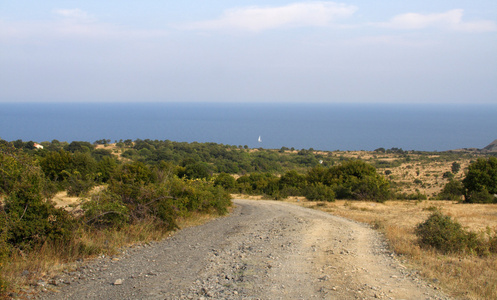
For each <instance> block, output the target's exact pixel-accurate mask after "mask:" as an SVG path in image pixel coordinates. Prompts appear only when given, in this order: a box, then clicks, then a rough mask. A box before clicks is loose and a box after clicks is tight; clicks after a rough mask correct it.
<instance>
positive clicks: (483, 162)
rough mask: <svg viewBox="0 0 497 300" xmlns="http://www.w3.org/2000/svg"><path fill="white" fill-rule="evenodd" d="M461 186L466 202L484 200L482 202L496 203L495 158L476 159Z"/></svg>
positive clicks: (496, 162)
mask: <svg viewBox="0 0 497 300" xmlns="http://www.w3.org/2000/svg"><path fill="white" fill-rule="evenodd" d="M463 185H464V188H465V194H464V196H465V201H466V202H468V203H475V202H482V199H484V200H483V201H484V202H494V203H497V197H495V195H496V194H497V158H496V157H490V158H488V159H484V158H478V160H477V161H476V162H474V163H472V164H471V165H470V166H469V168H468V173H467V174H466V177H465V178H464V179H463ZM476 195H478V197H476ZM485 195H486V196H485Z"/></svg>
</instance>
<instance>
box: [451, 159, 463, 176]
mask: <svg viewBox="0 0 497 300" xmlns="http://www.w3.org/2000/svg"><path fill="white" fill-rule="evenodd" d="M451 170H452V173H454V174H457V173H458V172H459V170H461V165H460V164H459V163H458V162H456V161H455V162H453V163H452V168H451Z"/></svg>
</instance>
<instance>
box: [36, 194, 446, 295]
mask: <svg viewBox="0 0 497 300" xmlns="http://www.w3.org/2000/svg"><path fill="white" fill-rule="evenodd" d="M234 203H235V204H236V208H235V210H234V211H233V213H231V214H230V215H229V216H226V217H222V218H219V219H216V220H213V221H211V222H208V223H207V224H204V225H202V226H197V227H192V228H186V229H184V230H181V231H179V232H178V233H176V234H175V235H173V236H172V237H170V238H168V239H166V240H164V241H161V242H157V243H153V244H152V245H151V246H147V247H143V246H142V247H134V248H129V249H127V250H126V251H125V253H124V254H123V256H122V257H119V258H118V259H116V258H114V259H110V258H100V259H97V260H95V261H93V262H91V263H89V264H87V265H85V266H82V267H80V268H79V269H78V270H76V271H74V272H69V273H67V274H65V275H63V276H62V277H60V278H58V279H57V280H56V281H55V282H54V283H53V284H54V285H53V286H52V285H50V289H53V290H54V291H50V292H47V293H44V294H43V295H42V297H41V298H43V299H209V298H211V299H313V298H315V299H374V298H379V299H448V297H446V296H444V295H443V294H441V293H440V292H439V291H438V290H435V289H434V288H433V287H432V286H431V285H429V284H428V283H426V282H424V281H422V280H420V279H419V278H417V276H416V275H414V274H413V273H414V272H411V271H409V270H408V269H406V268H405V267H403V266H402V265H401V264H400V263H399V262H398V261H397V260H396V259H395V257H393V256H392V255H391V253H390V252H389V251H388V250H387V246H386V244H385V242H384V240H383V239H382V238H381V237H380V236H379V234H378V233H377V232H375V231H374V230H372V229H370V228H369V227H367V226H366V225H364V224H360V223H357V222H353V221H350V220H347V219H344V218H341V217H336V216H333V215H330V214H327V213H324V212H320V211H316V210H312V209H306V208H303V207H299V206H296V205H292V204H290V203H285V202H278V201H261V200H258V201H253V200H241V199H238V200H234Z"/></svg>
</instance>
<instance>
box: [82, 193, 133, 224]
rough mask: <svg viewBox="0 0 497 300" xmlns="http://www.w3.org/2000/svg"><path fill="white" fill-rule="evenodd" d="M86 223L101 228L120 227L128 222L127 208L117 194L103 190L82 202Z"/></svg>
mask: <svg viewBox="0 0 497 300" xmlns="http://www.w3.org/2000/svg"><path fill="white" fill-rule="evenodd" d="M81 208H82V209H83V211H84V221H85V223H86V224H89V225H92V226H95V227H98V228H102V227H115V228H120V227H123V226H124V225H125V224H127V223H128V222H129V214H128V213H129V212H128V208H127V207H126V206H125V205H124V204H123V203H122V201H121V199H120V198H119V196H117V195H116V194H113V193H112V192H110V191H108V190H105V191H102V192H100V193H98V194H95V195H93V196H92V197H91V199H90V200H89V201H86V202H84V203H83V204H82V206H81Z"/></svg>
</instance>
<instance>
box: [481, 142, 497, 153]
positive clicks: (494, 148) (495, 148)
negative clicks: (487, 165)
mask: <svg viewBox="0 0 497 300" xmlns="http://www.w3.org/2000/svg"><path fill="white" fill-rule="evenodd" d="M483 150H486V151H489V152H497V140H495V141H493V142H491V143H490V144H489V145H488V146H486V147H485V148H483Z"/></svg>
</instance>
